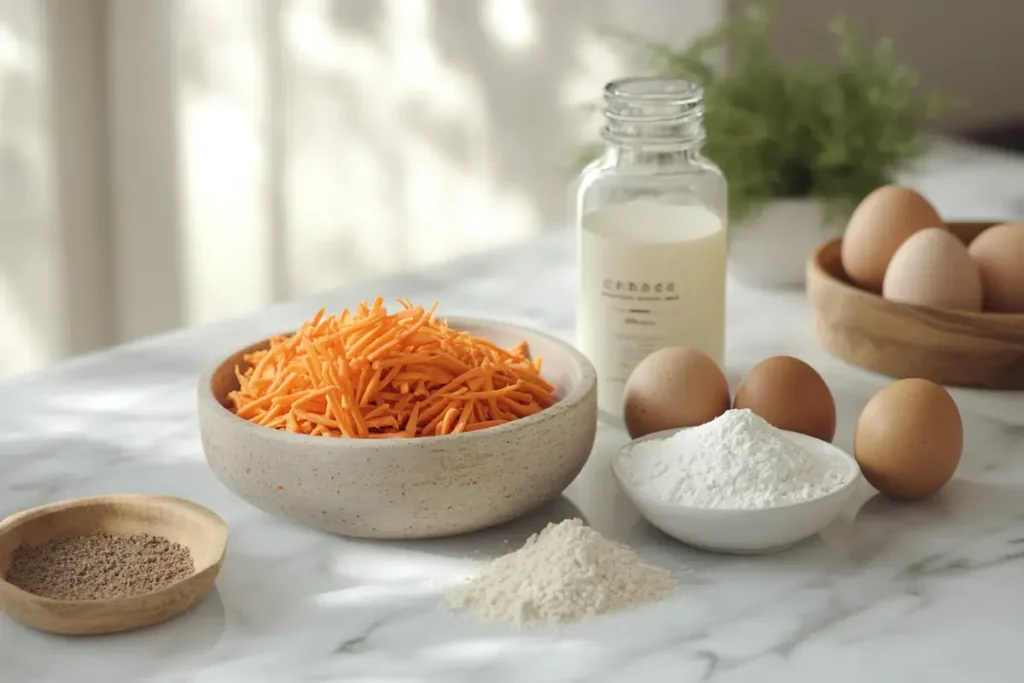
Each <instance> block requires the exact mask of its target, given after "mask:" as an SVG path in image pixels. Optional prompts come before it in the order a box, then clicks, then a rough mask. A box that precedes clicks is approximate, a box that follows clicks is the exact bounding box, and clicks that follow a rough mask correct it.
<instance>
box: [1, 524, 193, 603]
mask: <svg viewBox="0 0 1024 683" xmlns="http://www.w3.org/2000/svg"><path fill="white" fill-rule="evenodd" d="M193 571H195V565H194V564H193V562H192V554H191V553H190V552H189V550H188V548H186V547H184V546H182V545H179V544H178V543H174V542H172V541H169V540H167V539H166V538H163V537H161V536H152V535H150V534H124V535H121V534H110V533H105V532H102V533H97V534H92V535H89V536H72V537H69V538H58V539H55V540H53V541H49V542H47V543H43V544H41V545H38V546H30V545H23V546H20V547H19V548H18V549H17V550H15V551H14V554H13V556H12V557H11V567H10V569H8V570H7V576H6V579H7V581H8V583H11V584H13V585H14V586H17V587H18V588H20V589H22V590H24V591H28V592H29V593H33V594H35V595H39V596H41V597H44V598H54V599H56V600H106V599H110V598H126V597H131V596H133V595H141V594H143V593H149V592H151V591H155V590H159V589H160V588H163V587H164V586H167V585H169V584H171V583H174V582H175V581H180V580H181V579H184V578H186V577H188V576H189V575H190V574H192V572H193Z"/></svg>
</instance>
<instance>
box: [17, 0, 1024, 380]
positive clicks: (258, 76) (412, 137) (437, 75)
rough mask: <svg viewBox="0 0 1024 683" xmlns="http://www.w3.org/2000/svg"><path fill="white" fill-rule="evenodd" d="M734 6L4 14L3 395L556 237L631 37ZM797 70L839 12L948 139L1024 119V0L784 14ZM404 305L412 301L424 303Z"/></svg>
mask: <svg viewBox="0 0 1024 683" xmlns="http://www.w3.org/2000/svg"><path fill="white" fill-rule="evenodd" d="M742 4H743V3H741V2H739V0H686V1H685V2H682V1H680V0H433V1H430V0H216V1H211V0H180V1H177V2H175V1H173V0H74V1H73V2H72V1H69V0H0V377H2V376H4V375H7V374H11V373H14V372H20V371H25V370H30V369H33V368H37V367H41V366H44V365H46V364H48V363H51V362H53V361H54V360H57V359H60V358H63V357H66V356H69V355H74V354H77V353H82V352H85V351H89V350H92V349H96V348H102V347H104V346H107V345H110V344H114V343H119V342H124V341H129V340H132V339H135V338H138V337H140V336H144V335H148V334H153V333H156V332H160V331H163V330H167V329H171V328H175V327H180V326H185V325H193V324H199V323H202V322H205V321H210V320H216V319H222V318H225V317H229V316H234V315H239V314H242V313H245V312H249V311H253V310H257V309H259V308H261V307H264V306H266V305H268V304H269V303H271V302H274V301H277V300H280V299H284V298H288V297H292V296H296V295H300V294H305V293H310V292H315V291H319V290H322V289H325V288H329V287H334V286H338V285H341V284H344V283H345V282H348V281H352V280H355V279H360V278H367V277H371V276H377V275H383V274H387V273H393V272H396V271H400V270H403V269H409V268H420V267H427V266H430V265H432V264H437V263H441V262H444V261H447V260H450V259H453V258H457V257H458V256H461V255H464V254H467V253H471V252H474V251H479V250H485V249H491V248H495V247H498V246H501V245H504V244H509V243H513V242H517V241H521V240H524V239H527V238H528V237H529V236H531V235H535V234H537V233H539V232H541V231H543V230H549V229H557V228H560V227H564V226H565V225H566V218H567V210H568V206H569V205H568V197H567V180H568V177H569V176H568V171H567V168H566V166H567V163H568V160H569V157H570V151H571V148H572V147H573V145H574V144H575V143H576V142H577V141H579V140H580V139H581V138H582V137H583V136H586V135H589V134H591V133H592V131H590V130H587V129H586V128H585V127H584V126H582V125H581V124H582V121H583V119H582V117H581V116H580V115H579V112H578V111H577V105H579V104H580V103H581V102H583V101H585V100H586V99H588V98H593V97H595V96H596V95H597V94H598V93H599V88H600V86H601V85H602V83H603V82H604V81H606V80H608V79H609V78H612V77H614V76H617V75H621V74H622V73H623V72H624V71H626V70H627V69H628V67H626V66H625V65H624V64H623V62H622V61H621V59H620V58H619V57H618V56H617V55H615V54H614V53H613V52H612V51H611V50H610V49H609V47H608V46H606V45H604V44H602V43H601V42H599V41H597V40H596V39H595V38H594V37H593V33H592V30H593V29H594V28H595V27H596V26H597V25H600V24H617V25H619V26H621V27H624V28H628V29H631V30H634V31H637V32H640V33H643V34H646V35H648V36H650V37H652V38H658V39H664V40H669V41H671V42H675V43H685V42H686V41H687V40H688V38H689V37H690V36H693V35H695V34H698V33H701V32H703V31H705V30H707V29H708V28H710V27H711V26H712V25H713V24H714V23H715V22H717V21H718V20H719V19H720V18H721V17H723V16H725V15H727V14H729V13H730V12H735V11H738V10H739V9H740V7H741V6H742ZM767 4H768V5H770V6H774V7H775V8H776V10H777V12H776V13H777V24H776V30H777V40H778V41H779V45H780V47H781V48H782V49H783V51H784V53H785V54H786V55H788V56H790V57H792V58H798V57H804V56H808V55H811V56H820V57H827V55H828V53H829V52H830V51H831V45H832V44H831V42H830V41H829V39H828V36H827V35H826V34H825V32H824V25H825V23H827V21H828V19H831V18H832V17H834V16H835V15H836V14H839V13H845V14H847V15H849V16H851V17H852V18H854V19H856V20H858V21H859V22H860V23H861V25H862V26H863V29H864V33H865V34H866V35H867V36H868V37H871V38H876V37H881V36H891V37H892V38H894V39H895V41H896V49H897V52H898V54H899V55H900V56H901V57H903V58H905V59H907V60H908V61H910V62H911V63H912V64H914V65H915V66H917V67H918V68H919V69H920V71H921V74H922V76H923V77H924V79H925V81H926V82H927V83H928V85H930V86H937V87H941V88H945V89H947V90H949V91H950V92H953V93H955V94H959V95H963V96H965V97H966V98H968V100H969V101H971V103H972V105H973V106H972V107H971V108H970V109H968V110H963V111H960V112H958V113H957V114H956V115H955V117H952V118H950V119H948V120H946V121H944V122H943V123H944V125H945V126H946V127H947V128H954V127H955V128H964V127H971V126H977V125H988V124H991V123H1001V122H1004V121H1008V120H1015V119H1017V118H1018V117H1021V115H1022V114H1024V91H1021V90H1019V89H1017V88H1014V87H1013V85H1014V84H1013V83H1010V82H1008V81H1007V80H1006V72H1007V68H1008V66H1010V65H1015V64H1019V63H1020V61H1021V59H1022V57H1024V43H1020V42H1019V41H1017V40H1015V38H1016V36H1015V35H1013V34H1012V33H1011V32H1012V31H1014V30H1015V29H1019V28H1020V27H1021V26H1024V4H1022V3H1019V2H1018V1H1017V0H975V2H971V3H963V2H959V1H957V0H932V1H931V2H919V1H918V0H818V1H817V2H804V1H803V0H777V1H776V2H769V3H767ZM412 294H414V293H412Z"/></svg>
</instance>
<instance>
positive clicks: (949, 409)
mask: <svg viewBox="0 0 1024 683" xmlns="http://www.w3.org/2000/svg"><path fill="white" fill-rule="evenodd" d="M963 437H964V432H963V423H962V422H961V420H960V411H959V410H958V409H957V407H956V402H955V401H953V397H952V396H950V395H949V393H948V392H947V391H946V390H945V389H943V388H942V387H941V386H939V385H938V384H935V383H934V382H929V381H928V380H924V379H901V380H899V381H898V382H893V383H892V384H890V385H889V386H887V387H886V388H885V389H882V390H881V391H880V392H878V393H877V394H875V396H874V397H873V398H872V399H871V400H870V401H868V404H867V405H866V406H865V407H864V410H863V411H862V412H861V414H860V417H859V418H858V419H857V431H856V433H855V434H854V442H853V450H854V456H855V457H856V458H857V462H858V463H859V464H860V469H861V472H863V473H864V478H865V479H867V480H868V482H870V484H871V485H872V486H874V487H875V488H876V489H878V490H879V491H881V492H882V493H883V494H885V495H887V496H890V497H892V498H900V499H906V500H916V499H919V498H926V497H928V496H930V495H932V494H933V493H935V492H936V491H938V490H939V489H941V488H942V487H943V486H945V485H946V482H948V481H949V480H950V478H952V476H953V472H954V471H955V470H956V467H957V464H959V462H960V453H961V451H962V449H963Z"/></svg>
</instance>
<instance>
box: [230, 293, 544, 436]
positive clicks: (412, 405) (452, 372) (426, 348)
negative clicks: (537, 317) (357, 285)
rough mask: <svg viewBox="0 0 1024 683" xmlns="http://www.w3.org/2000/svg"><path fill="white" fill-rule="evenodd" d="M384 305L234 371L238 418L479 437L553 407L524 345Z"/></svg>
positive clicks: (298, 428) (281, 344) (334, 321)
mask: <svg viewBox="0 0 1024 683" xmlns="http://www.w3.org/2000/svg"><path fill="white" fill-rule="evenodd" d="M399 304H400V305H401V310H399V311H397V312H394V313H388V311H387V309H386V308H385V306H384V300H383V299H381V298H377V299H376V300H374V301H373V302H372V303H369V302H365V301H364V302H362V303H360V304H358V305H357V306H356V307H355V309H354V311H349V310H348V309H345V310H343V311H342V312H341V314H340V315H335V316H331V315H326V311H325V310H324V309H321V310H320V311H318V312H317V314H316V315H315V316H314V317H313V319H312V320H309V321H307V322H306V323H304V324H303V325H302V326H301V327H300V328H299V330H298V331H297V332H296V333H295V334H293V335H289V336H284V337H274V338H272V339H271V340H270V342H269V347H268V348H266V349H264V350H261V351H256V352H253V353H249V354H246V356H245V358H244V363H243V364H242V365H240V366H238V367H236V368H235V377H236V378H237V380H238V389H236V390H234V391H232V392H231V393H230V394H229V395H228V400H229V401H230V402H231V405H232V407H233V409H234V412H235V414H237V415H238V416H239V417H241V418H244V419H246V420H249V421H251V422H254V423H256V424H259V425H263V426H265V427H269V428H271V429H279V430H284V431H289V432H295V433H298V434H312V435H316V436H331V437H347V438H373V439H384V438H413V437H418V436H442V435H446V434H462V433H466V432H475V431H478V430H481V429H487V428H489V427H495V426H497V425H501V424H505V423H507V422H510V421H513V420H517V419H520V418H523V417H527V416H530V415H534V414H535V413H538V412H540V411H541V410H544V409H545V408H547V407H549V406H551V405H553V404H554V403H555V397H554V387H553V386H552V385H551V384H549V383H548V382H547V381H545V380H544V379H543V377H541V374H540V369H541V359H540V358H531V357H530V350H529V347H528V345H527V343H526V342H525V341H523V342H520V343H519V344H518V345H516V346H515V347H513V348H511V349H504V348H502V347H501V346H499V345H498V344H495V343H494V342H493V341H491V340H488V339H483V338H480V337H474V336H473V335H471V334H469V333H467V332H463V331H459V330H453V329H451V328H450V327H449V326H448V324H447V322H445V321H444V320H440V319H438V318H435V317H434V312H435V310H436V309H437V304H436V303H435V304H434V305H433V306H431V307H430V308H429V309H424V308H423V307H422V306H414V305H413V304H412V303H411V302H410V301H409V300H408V299H400V300H399Z"/></svg>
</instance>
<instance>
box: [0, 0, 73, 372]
mask: <svg viewBox="0 0 1024 683" xmlns="http://www.w3.org/2000/svg"><path fill="white" fill-rule="evenodd" d="M45 47H46V33H45V25H44V22H43V19H42V14H41V8H40V7H38V6H37V5H35V3H33V2H32V1H31V0H12V1H11V2H6V3H3V4H0V377H2V376H4V375H6V374H9V373H13V372H22V371H27V370H32V369H35V368H37V367H40V366H42V365H44V364H45V363H46V362H47V361H48V360H50V359H51V358H52V357H53V356H55V355H57V354H58V353H59V352H60V351H61V339H60V337H61V335H60V331H61V318H62V316H61V313H62V306H63V303H64V302H63V301H62V300H61V298H60V287H61V280H59V277H60V274H61V272H60V266H61V258H62V254H61V252H60V244H59V240H58V236H57V235H55V234H54V232H55V229H54V220H53V218H54V213H53V212H54V210H55V207H54V201H53V198H54V194H55V192H54V187H53V179H52V170H53V168H52V166H53V164H52V159H51V156H50V152H51V150H52V148H51V147H50V143H51V140H50V138H49V137H48V136H47V135H46V132H47V130H48V124H49V122H50V117H49V104H50V99H49V92H48V73H47V64H46V60H45Z"/></svg>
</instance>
